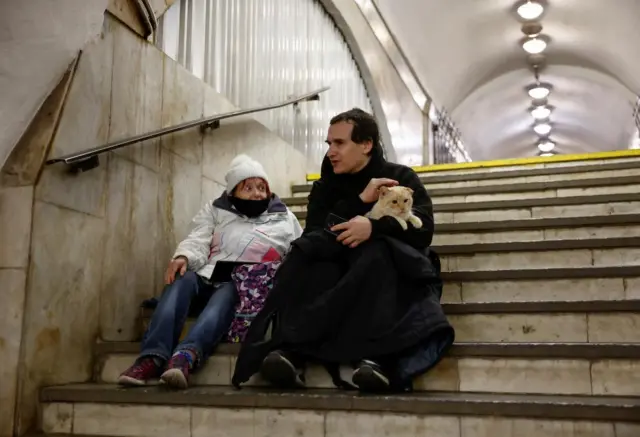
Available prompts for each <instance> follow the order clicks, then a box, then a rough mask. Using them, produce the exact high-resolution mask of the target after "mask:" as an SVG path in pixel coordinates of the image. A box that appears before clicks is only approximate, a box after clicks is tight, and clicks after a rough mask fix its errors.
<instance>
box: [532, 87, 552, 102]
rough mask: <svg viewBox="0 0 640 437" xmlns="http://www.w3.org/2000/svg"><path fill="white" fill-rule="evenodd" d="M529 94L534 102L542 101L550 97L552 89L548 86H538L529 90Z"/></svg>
mask: <svg viewBox="0 0 640 437" xmlns="http://www.w3.org/2000/svg"><path fill="white" fill-rule="evenodd" d="M527 93H528V94H529V97H531V98H532V99H534V100H542V99H546V98H547V97H549V93H551V87H550V86H548V85H542V84H537V85H534V86H533V87H531V88H529V90H528V91H527Z"/></svg>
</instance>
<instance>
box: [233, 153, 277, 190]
mask: <svg viewBox="0 0 640 437" xmlns="http://www.w3.org/2000/svg"><path fill="white" fill-rule="evenodd" d="M224 178H225V180H226V181H227V193H228V194H232V193H233V189H234V188H235V187H236V186H237V185H238V184H239V183H240V182H242V181H244V180H245V179H248V178H262V179H264V180H265V182H266V183H267V185H269V178H268V177H267V172H265V171H264V168H263V167H262V164H260V163H259V162H258V161H256V160H255V159H252V158H250V157H249V156H247V155H245V154H241V155H238V156H236V157H235V158H233V161H231V164H230V165H229V171H227V174H226V176H225V177H224Z"/></svg>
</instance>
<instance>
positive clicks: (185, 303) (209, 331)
mask: <svg viewBox="0 0 640 437" xmlns="http://www.w3.org/2000/svg"><path fill="white" fill-rule="evenodd" d="M237 301H238V293H237V292H236V287H235V285H234V283H233V282H223V283H220V284H210V283H208V282H206V281H205V280H204V279H203V278H202V277H201V276H200V275H198V274H197V273H195V272H191V271H189V272H186V273H185V274H184V276H182V277H178V278H177V279H176V280H175V281H174V282H173V283H172V284H170V285H167V286H166V287H165V289H164V291H163V293H162V296H161V297H160V302H159V303H158V306H157V308H156V310H155V311H154V313H153V316H152V317H151V323H150V324H149V327H148V328H147V331H146V332H145V334H144V337H143V339H142V345H141V351H140V356H141V357H145V356H147V357H148V356H153V357H158V358H161V359H162V360H164V361H167V360H168V359H169V358H170V357H171V355H173V353H174V352H175V351H179V350H186V349H188V350H192V351H195V352H196V354H197V360H196V365H198V363H204V362H205V361H206V360H207V358H208V357H209V356H210V355H211V353H212V352H213V350H214V349H215V347H216V345H217V344H218V343H219V342H220V340H221V339H222V337H223V336H224V335H225V334H226V333H227V331H228V330H229V327H230V326H231V322H232V321H233V316H234V314H235V305H236V303H237ZM192 305H199V306H200V307H204V308H203V309H202V312H201V313H200V315H199V316H198V319H197V320H196V322H195V324H194V325H193V327H192V328H191V330H190V331H189V333H188V334H187V336H186V337H185V338H184V340H182V341H181V342H180V343H179V344H178V340H179V338H180V333H181V332H182V328H183V327H184V324H185V321H186V320H187V316H188V314H189V308H190V307H191V306H192Z"/></svg>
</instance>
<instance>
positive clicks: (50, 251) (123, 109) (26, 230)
mask: <svg viewBox="0 0 640 437" xmlns="http://www.w3.org/2000/svg"><path fill="white" fill-rule="evenodd" d="M233 109H235V108H234V107H233V106H232V105H231V104H230V103H229V102H228V101H227V100H226V99H224V98H223V97H221V96H220V95H218V94H216V93H215V92H214V91H213V90H212V89H211V88H209V87H208V86H207V85H205V84H204V83H202V82H201V81H200V80H198V79H197V78H195V77H194V76H192V75H191V74H190V73H188V72H187V71H186V70H184V69H183V68H182V67H180V66H179V65H177V64H176V63H175V62H174V61H172V60H170V59H169V58H167V57H165V56H164V55H163V54H162V53H161V52H159V51H158V50H157V49H156V48H154V47H153V46H151V45H150V44H147V43H146V42H144V41H143V40H142V39H141V38H140V37H138V36H137V35H134V34H133V33H132V32H130V31H129V30H128V29H127V28H125V27H124V26H123V25H122V24H120V23H119V22H118V21H116V20H114V19H112V18H109V17H107V18H106V20H105V23H104V28H103V33H102V36H101V37H100V38H98V39H96V40H95V41H92V42H90V43H89V44H88V45H87V46H85V47H84V49H83V53H82V56H81V57H80V60H79V62H78V65H77V70H76V72H75V76H73V77H72V83H71V85H70V87H69V90H68V94H67V95H66V101H65V105H64V110H63V111H62V116H61V118H60V119H59V124H58V127H57V131H56V132H55V136H54V137H53V140H52V144H51V150H50V152H49V154H48V156H49V157H54V156H58V155H61V154H65V153H69V152H74V151H78V150H82V149H85V148H88V147H92V146H95V145H98V144H101V143H105V142H107V141H109V140H113V139H117V138H121V137H126V136H130V135H133V134H137V133H141V132H145V131H148V130H152V129H156V128H160V127H162V126H168V125H171V124H175V123H178V122H181V121H184V120H189V119H193V118H198V117H201V116H202V115H203V114H206V115H213V114H216V113H221V112H225V111H229V110H233ZM40 146H41V147H46V141H45V142H42V144H41V145H40ZM240 152H243V153H247V154H249V155H251V156H252V157H254V158H256V159H258V160H260V161H261V162H262V163H263V164H264V166H265V168H266V170H267V172H268V173H269V174H270V177H271V178H272V186H273V189H274V191H276V192H277V193H278V194H280V195H287V194H289V191H290V184H291V183H293V182H301V181H303V180H304V176H305V171H306V169H305V159H304V157H303V156H302V154H301V153H299V152H297V151H295V150H294V149H293V148H292V147H291V146H290V145H288V144H287V143H285V142H284V141H283V140H281V139H280V138H279V137H277V136H276V135H274V134H273V133H271V132H270V131H269V130H268V129H266V128H265V127H264V126H262V125H261V124H259V123H258V122H256V121H255V120H254V119H253V118H250V117H244V118H238V119H232V120H229V121H225V122H223V123H222V127H221V128H220V129H218V130H215V131H209V132H206V133H204V134H202V133H201V132H200V131H199V130H197V129H194V130H190V131H185V132H183V133H176V134H173V135H171V136H168V137H164V138H162V139H160V140H153V141H149V142H148V143H146V144H142V145H137V146H134V147H131V148H129V149H126V150H120V151H117V152H115V153H111V154H108V155H104V156H102V157H101V165H100V167H98V168H96V169H93V170H91V171H89V172H86V173H81V174H78V175H69V174H67V173H65V171H64V170H65V169H64V167H63V166H58V165H56V166H51V167H46V168H45V169H44V171H43V172H42V174H41V175H40V177H39V180H38V182H37V184H36V185H35V186H33V185H31V184H30V183H29V181H28V178H27V179H24V180H22V182H19V183H15V180H13V182H12V183H11V184H10V185H21V186H7V184H5V186H4V187H2V188H0V225H1V226H0V240H1V241H2V244H0V284H2V296H3V304H2V305H1V306H0V353H1V354H2V356H3V357H5V358H4V360H5V361H3V365H2V366H1V367H0V380H1V381H3V384H1V385H0V402H1V405H0V410H1V411H2V414H1V415H0V435H2V436H5V435H9V434H10V433H11V429H12V427H13V424H12V419H11V418H12V417H13V415H14V414H13V407H14V400H15V399H17V405H18V413H17V414H16V418H17V421H16V423H15V426H16V427H17V431H18V432H24V431H25V430H27V429H28V428H29V427H30V426H33V425H34V419H35V415H36V404H37V390H38V388H39V387H41V386H44V385H52V384H60V383H68V382H78V381H87V380H89V378H90V377H91V369H92V354H91V350H92V346H93V344H94V343H95V342H96V340H97V339H98V338H101V339H104V340H114V341H130V340H134V339H135V338H136V334H137V329H136V317H137V315H138V305H139V303H140V301H141V300H142V299H143V298H146V297H150V296H152V295H153V294H157V293H158V292H159V291H160V287H161V272H162V271H163V269H164V267H165V264H166V262H167V260H168V258H169V257H170V255H171V253H172V251H173V249H174V246H175V244H176V243H177V242H178V241H179V240H180V239H181V238H183V237H184V236H185V234H186V232H187V229H188V226H189V222H190V220H191V218H192V216H193V215H194V214H195V213H196V212H197V210H198V209H199V208H200V207H201V206H202V204H203V202H205V201H207V200H209V199H211V198H213V197H215V196H217V195H218V194H219V193H220V192H221V191H222V190H223V186H224V172H225V169H226V167H227V165H228V163H229V162H230V160H231V159H232V158H233V157H234V156H235V155H236V154H237V153H240ZM25 155H26V156H30V157H32V158H33V156H37V153H35V154H34V153H31V154H29V153H26V154H25ZM7 381H8V382H9V384H6V383H5V382H7ZM16 381H17V384H16V383H15V382H16Z"/></svg>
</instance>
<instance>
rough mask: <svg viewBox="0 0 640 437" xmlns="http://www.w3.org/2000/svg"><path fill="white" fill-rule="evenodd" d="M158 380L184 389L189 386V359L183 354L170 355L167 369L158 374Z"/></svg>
mask: <svg viewBox="0 0 640 437" xmlns="http://www.w3.org/2000/svg"><path fill="white" fill-rule="evenodd" d="M160 382H162V383H165V384H167V385H168V386H169V387H173V388H180V389H185V388H187V387H189V360H187V357H185V356H184V355H183V354H176V355H174V356H172V357H171V359H170V360H169V364H167V370H165V372H164V373H163V374H162V376H160Z"/></svg>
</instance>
